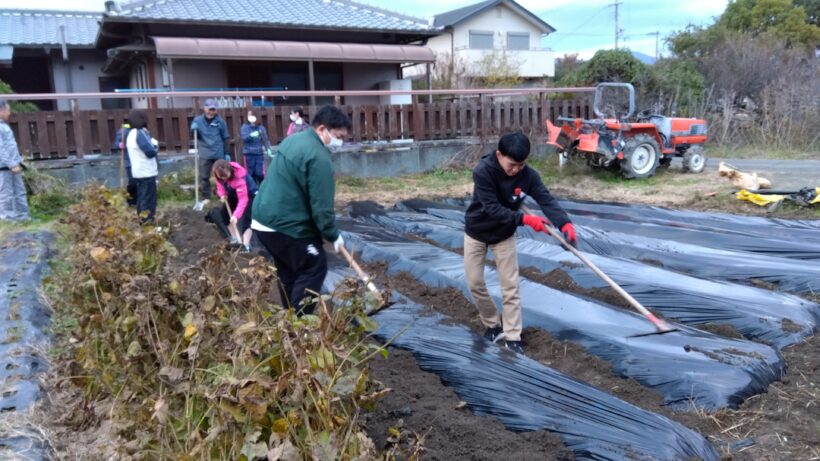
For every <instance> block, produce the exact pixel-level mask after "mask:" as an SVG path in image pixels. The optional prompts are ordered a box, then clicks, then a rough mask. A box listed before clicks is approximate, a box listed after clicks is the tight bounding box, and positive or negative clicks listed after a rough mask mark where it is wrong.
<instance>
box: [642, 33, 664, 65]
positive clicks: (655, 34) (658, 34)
mask: <svg viewBox="0 0 820 461" xmlns="http://www.w3.org/2000/svg"><path fill="white" fill-rule="evenodd" d="M646 35H654V36H655V61H657V60H658V57H659V55H658V41H659V40H660V37H661V33H660V31H655V32H650V33H648V34H646Z"/></svg>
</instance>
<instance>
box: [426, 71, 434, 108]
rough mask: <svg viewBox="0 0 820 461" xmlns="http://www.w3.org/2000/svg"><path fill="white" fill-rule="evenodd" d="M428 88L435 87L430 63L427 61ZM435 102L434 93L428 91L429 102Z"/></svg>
mask: <svg viewBox="0 0 820 461" xmlns="http://www.w3.org/2000/svg"><path fill="white" fill-rule="evenodd" d="M427 89H428V90H432V89H433V75H432V74H431V73H430V63H429V62H428V63H427ZM432 103H433V93H432V92H430V93H427V104H432Z"/></svg>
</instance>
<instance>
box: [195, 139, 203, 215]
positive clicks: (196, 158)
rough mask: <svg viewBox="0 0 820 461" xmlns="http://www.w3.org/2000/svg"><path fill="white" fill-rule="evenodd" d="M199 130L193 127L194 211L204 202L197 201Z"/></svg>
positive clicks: (201, 206) (201, 208) (200, 208)
mask: <svg viewBox="0 0 820 461" xmlns="http://www.w3.org/2000/svg"><path fill="white" fill-rule="evenodd" d="M198 138H199V130H197V129H196V128H194V211H202V210H203V209H204V208H205V204H206V202H200V201H199V144H197V139H198Z"/></svg>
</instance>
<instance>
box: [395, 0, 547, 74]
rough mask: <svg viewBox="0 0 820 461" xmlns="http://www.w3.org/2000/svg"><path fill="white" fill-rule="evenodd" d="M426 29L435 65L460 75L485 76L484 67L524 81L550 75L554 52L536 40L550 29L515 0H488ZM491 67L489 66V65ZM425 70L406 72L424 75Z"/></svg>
mask: <svg viewBox="0 0 820 461" xmlns="http://www.w3.org/2000/svg"><path fill="white" fill-rule="evenodd" d="M431 26H432V27H433V29H435V30H437V31H439V35H437V36H436V37H433V38H431V39H430V40H428V41H427V42H426V46H427V47H429V48H431V49H432V50H433V51H434V52H435V54H436V55H437V56H438V59H437V62H436V65H437V66H449V67H451V68H452V69H454V70H455V73H457V74H461V75H462V76H464V77H484V76H486V72H487V71H488V66H487V63H488V62H490V63H492V62H493V61H494V60H495V62H501V60H500V59H499V58H501V57H503V58H504V60H503V62H505V63H507V65H508V66H513V67H515V70H514V72H513V73H514V74H517V75H518V76H520V77H521V78H522V79H523V80H524V82H525V83H529V84H532V85H543V83H544V78H545V77H553V76H554V75H555V53H554V52H553V51H552V50H549V49H547V48H545V47H543V46H542V45H541V39H542V38H543V37H546V36H547V35H549V34H551V33H553V32H555V28H553V27H552V26H551V25H549V24H548V23H547V22H546V21H544V20H543V19H541V18H540V17H538V16H537V15H536V14H534V13H533V12H531V11H530V10H528V9H526V8H524V7H523V6H521V5H520V4H519V3H518V2H515V1H514V0H487V1H482V2H478V3H474V4H472V5H468V6H465V7H462V8H458V9H455V10H451V11H446V12H444V13H441V14H437V15H435V16H434V17H433V19H432V24H431ZM490 67H491V66H490ZM425 72H426V68H425V67H424V66H414V67H412V68H410V69H408V72H407V73H408V74H423V73H425Z"/></svg>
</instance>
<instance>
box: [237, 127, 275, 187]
mask: <svg viewBox="0 0 820 461" xmlns="http://www.w3.org/2000/svg"><path fill="white" fill-rule="evenodd" d="M240 134H241V136H242V156H243V157H244V158H245V168H246V169H247V170H248V173H250V174H251V176H253V180H254V181H256V183H257V184H262V180H263V179H265V156H264V154H265V151H268V152H269V153H272V152H270V151H271V145H270V140H269V139H268V130H266V129H265V126H264V125H262V124H261V123H260V122H259V119H257V118H256V114H254V113H253V111H248V121H247V122H245V123H243V124H242V128H241V133H240Z"/></svg>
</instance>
